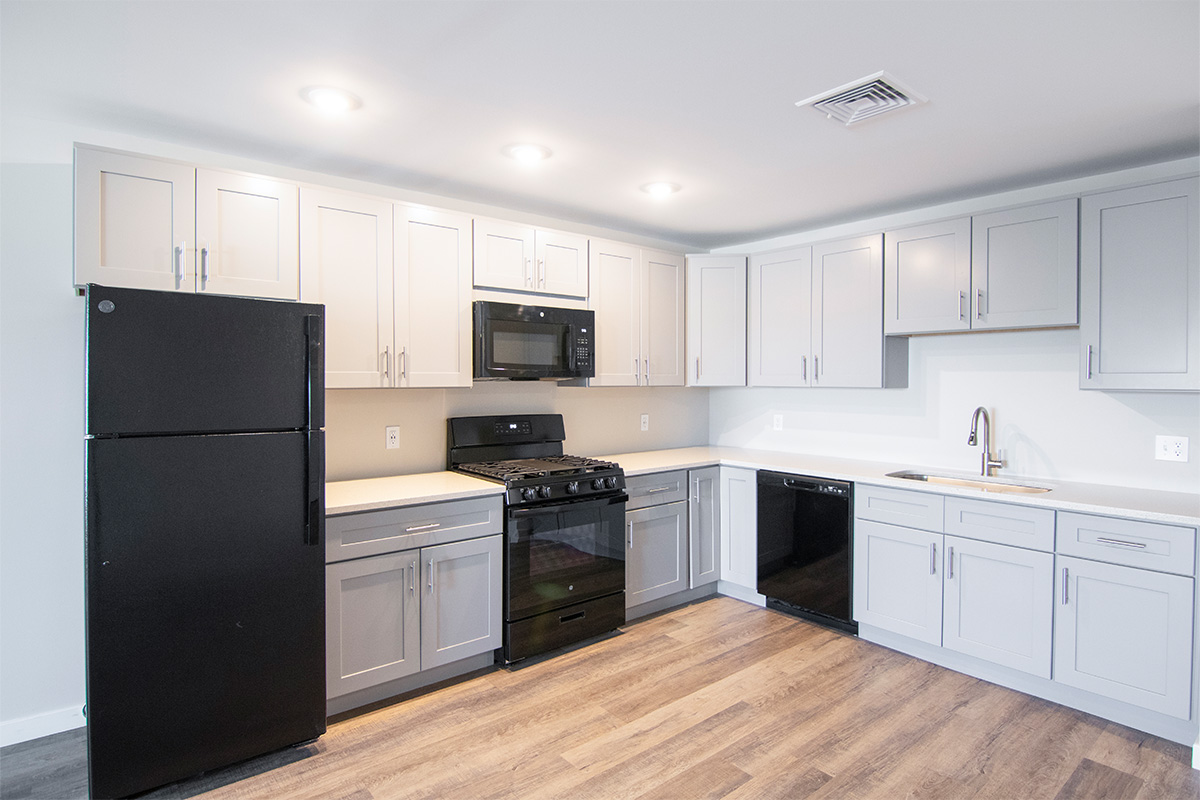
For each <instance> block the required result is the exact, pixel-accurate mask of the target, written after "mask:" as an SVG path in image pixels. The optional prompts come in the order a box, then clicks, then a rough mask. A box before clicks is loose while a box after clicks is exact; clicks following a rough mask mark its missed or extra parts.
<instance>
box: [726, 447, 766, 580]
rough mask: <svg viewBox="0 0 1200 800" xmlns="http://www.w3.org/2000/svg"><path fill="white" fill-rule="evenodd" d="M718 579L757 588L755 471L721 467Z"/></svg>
mask: <svg viewBox="0 0 1200 800" xmlns="http://www.w3.org/2000/svg"><path fill="white" fill-rule="evenodd" d="M720 470H721V472H720V474H721V496H720V500H719V502H720V508H719V511H720V520H721V542H720V545H719V553H720V557H721V580H723V581H728V582H730V583H735V584H737V585H738V586H741V587H743V588H745V589H749V590H750V591H751V592H754V593H757V592H758V473H757V472H755V471H754V470H752V469H741V468H739V467H721V468H720Z"/></svg>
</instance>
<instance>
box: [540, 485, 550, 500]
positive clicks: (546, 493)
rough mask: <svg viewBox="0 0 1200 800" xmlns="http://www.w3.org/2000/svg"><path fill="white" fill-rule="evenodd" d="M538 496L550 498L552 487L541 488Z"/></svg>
mask: <svg viewBox="0 0 1200 800" xmlns="http://www.w3.org/2000/svg"><path fill="white" fill-rule="evenodd" d="M538 494H539V495H541V496H542V497H549V496H550V487H549V486H539V487H538Z"/></svg>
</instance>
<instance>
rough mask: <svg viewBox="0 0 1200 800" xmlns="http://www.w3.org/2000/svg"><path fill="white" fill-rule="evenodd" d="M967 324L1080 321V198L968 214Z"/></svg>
mask: <svg viewBox="0 0 1200 800" xmlns="http://www.w3.org/2000/svg"><path fill="white" fill-rule="evenodd" d="M971 227H972V230H971V248H972V255H971V301H970V303H969V304H968V306H969V307H970V308H971V327H972V328H974V329H976V330H981V329H988V328H1032V327H1038V326H1053V325H1074V324H1076V323H1077V322H1078V321H1079V314H1078V306H1079V247H1078V243H1079V201H1078V200H1076V199H1075V198H1071V199H1069V200H1059V201H1057V202H1053V203H1041V204H1039V205H1035V206H1023V207H1021V208H1014V209H1010V210H1008V211H997V212H995V213H992V214H982V215H980V216H976V217H973V218H972V219H971Z"/></svg>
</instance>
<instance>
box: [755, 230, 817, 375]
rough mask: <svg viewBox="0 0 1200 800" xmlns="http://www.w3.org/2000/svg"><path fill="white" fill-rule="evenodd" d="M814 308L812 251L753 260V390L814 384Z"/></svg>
mask: <svg viewBox="0 0 1200 800" xmlns="http://www.w3.org/2000/svg"><path fill="white" fill-rule="evenodd" d="M811 308H812V248H811V247H799V248H796V249H794V250H785V251H783V252H780V253H765V254H756V255H753V256H751V257H750V310H749V315H750V320H749V322H750V324H749V334H748V337H747V338H748V341H747V345H748V351H749V364H748V376H747V383H748V384H749V385H750V386H808V385H809V383H810V382H811V377H810V376H811V374H812V369H813V361H812V314H811Z"/></svg>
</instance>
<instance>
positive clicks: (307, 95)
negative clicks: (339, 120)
mask: <svg viewBox="0 0 1200 800" xmlns="http://www.w3.org/2000/svg"><path fill="white" fill-rule="evenodd" d="M300 96H301V97H303V98H304V99H305V100H306V101H308V102H309V103H311V104H312V105H314V106H316V107H317V108H318V109H320V110H321V111H324V112H325V113H326V114H344V113H346V112H347V111H354V110H355V109H358V108H361V107H362V100H360V99H358V97H357V96H356V95H354V94H351V93H350V92H347V91H346V90H345V89H339V88H337V87H336V86H306V87H304V88H303V89H301V90H300Z"/></svg>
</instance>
